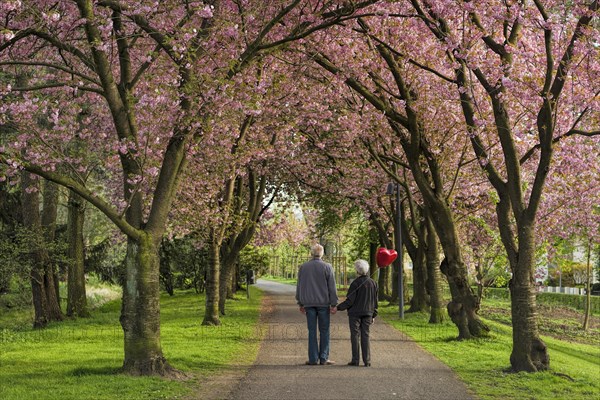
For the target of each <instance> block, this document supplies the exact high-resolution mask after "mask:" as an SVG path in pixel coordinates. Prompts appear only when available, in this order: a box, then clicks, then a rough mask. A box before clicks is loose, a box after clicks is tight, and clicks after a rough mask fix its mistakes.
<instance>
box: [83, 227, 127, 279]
mask: <svg viewBox="0 0 600 400" xmlns="http://www.w3.org/2000/svg"><path fill="white" fill-rule="evenodd" d="M126 247H127V243H126V242H125V241H118V242H116V243H115V242H114V240H112V238H111V237H107V238H105V239H104V240H102V241H100V242H98V243H96V244H94V245H92V246H90V247H88V249H87V251H86V257H85V271H86V272H87V273H90V272H93V273H95V274H96V275H97V276H98V277H99V278H100V280H102V281H104V282H110V283H117V284H120V285H123V283H124V281H125V276H124V275H125V265H124V261H125V252H126Z"/></svg>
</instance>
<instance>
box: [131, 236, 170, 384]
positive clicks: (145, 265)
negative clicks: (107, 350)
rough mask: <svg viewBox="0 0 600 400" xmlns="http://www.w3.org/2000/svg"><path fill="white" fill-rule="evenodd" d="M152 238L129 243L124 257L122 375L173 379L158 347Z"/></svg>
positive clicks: (156, 259)
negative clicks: (123, 351)
mask: <svg viewBox="0 0 600 400" xmlns="http://www.w3.org/2000/svg"><path fill="white" fill-rule="evenodd" d="M152 239H153V238H152V237H151V236H150V235H149V234H147V233H145V234H142V236H141V239H140V241H139V242H136V241H134V240H132V239H129V240H128V242H127V255H126V257H125V268H126V274H127V276H126V281H125V287H124V288H123V304H122V308H121V318H120V320H121V326H122V327H123V332H124V335H125V336H124V339H125V360H124V361H123V371H124V372H125V373H128V374H131V375H162V376H171V375H176V371H175V370H174V369H173V368H172V367H171V366H170V365H169V363H168V362H167V360H166V359H165V357H164V356H163V353H162V349H161V345H160V293H159V278H158V270H159V268H158V267H159V262H160V261H159V255H158V247H157V245H156V243H155V242H154V241H153V240H152Z"/></svg>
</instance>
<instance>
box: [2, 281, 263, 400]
mask: <svg viewBox="0 0 600 400" xmlns="http://www.w3.org/2000/svg"><path fill="white" fill-rule="evenodd" d="M260 300H261V292H260V291H259V290H258V289H255V288H251V298H250V299H249V300H247V299H246V297H245V293H244V294H243V295H241V296H240V297H238V298H237V299H236V300H231V301H228V303H227V311H228V314H227V316H226V317H223V318H222V325H221V326H217V327H205V326H201V324H200V323H201V321H202V315H203V312H204V296H199V295H197V294H195V293H193V292H192V291H186V292H176V294H175V296H173V297H169V296H168V295H162V296H161V340H162V347H163V352H164V354H165V357H166V358H167V360H169V362H170V363H171V365H173V366H174V367H175V368H177V369H180V370H182V371H184V372H185V373H186V374H187V375H188V376H189V377H190V379H188V380H185V381H174V380H166V379H161V378H148V377H131V376H127V375H123V374H120V373H119V368H120V367H121V364H122V362H123V332H122V330H121V328H120V325H119V314H120V308H121V305H120V301H119V300H115V301H111V302H108V303H106V304H104V305H102V306H101V307H99V308H98V309H97V310H95V311H94V312H93V313H92V317H91V318H86V319H77V320H67V321H64V322H61V323H54V324H51V325H50V326H49V327H48V328H46V329H44V330H35V331H34V330H32V329H30V328H29V327H24V326H20V327H19V326H14V325H13V326H12V327H11V328H6V327H4V325H0V398H1V399H3V400H4V399H5V400H12V399H32V398H35V399H36V400H42V399H61V400H63V399H64V400H66V399H92V398H93V399H122V398H127V399H179V398H184V397H187V396H188V395H189V394H191V393H193V392H194V390H196V389H197V387H198V386H199V385H202V384H203V382H205V381H206V380H207V378H208V377H210V376H211V375H214V374H217V373H219V372H220V371H223V370H225V369H227V368H228V367H230V366H233V365H235V366H239V365H241V366H243V365H249V364H251V363H252V361H253V360H254V359H255V357H256V354H257V351H258V345H259V340H258V339H259V336H258V331H259V328H258V317H259V313H260ZM27 312H29V311H19V312H18V313H27ZM11 313H12V311H11ZM15 314H17V312H16V311H15ZM5 317H6V316H4V317H2V318H1V319H0V323H1V321H2V320H4V319H5ZM13 317H14V318H15V319H17V320H20V321H22V320H24V319H26V318H25V317H17V315H13Z"/></svg>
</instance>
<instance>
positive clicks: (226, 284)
mask: <svg viewBox="0 0 600 400" xmlns="http://www.w3.org/2000/svg"><path fill="white" fill-rule="evenodd" d="M237 254H239V252H238V253H237ZM231 256H232V254H231V253H230V254H229V256H228V257H224V259H223V262H222V263H221V273H220V274H219V312H220V313H221V315H225V301H226V300H227V299H228V298H229V299H231V298H233V292H232V290H231V281H232V279H233V278H234V272H235V263H236V260H235V259H232V258H231Z"/></svg>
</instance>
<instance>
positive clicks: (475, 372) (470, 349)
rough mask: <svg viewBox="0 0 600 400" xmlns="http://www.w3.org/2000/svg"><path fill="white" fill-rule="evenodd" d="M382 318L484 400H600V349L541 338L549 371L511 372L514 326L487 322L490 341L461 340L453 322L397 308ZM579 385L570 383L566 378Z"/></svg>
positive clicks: (384, 312)
mask: <svg viewBox="0 0 600 400" xmlns="http://www.w3.org/2000/svg"><path fill="white" fill-rule="evenodd" d="M379 311H380V315H381V316H383V318H384V319H385V320H386V321H387V322H389V323H390V324H391V325H392V326H394V327H395V328H397V329H398V330H400V331H402V332H404V333H406V334H407V335H408V336H409V337H411V338H412V339H414V340H415V342H417V343H418V344H419V345H420V346H421V347H423V348H424V349H425V350H427V351H429V352H430V353H432V354H433V355H434V356H436V357H437V358H438V359H440V360H441V361H442V362H443V363H445V364H446V365H448V366H449V367H450V368H452V369H453V370H454V371H455V372H456V374H457V375H458V376H459V377H460V379H462V380H463V381H464V382H465V384H466V385H467V386H468V387H469V388H470V389H472V390H473V391H474V392H475V393H476V395H477V396H479V397H481V398H482V399H503V400H504V399H532V400H533V399H566V398H568V399H597V398H599V397H600V379H599V377H600V348H598V347H597V346H593V345H585V344H575V343H570V342H566V341H561V340H558V339H554V338H550V337H545V336H544V337H543V340H544V341H545V342H546V344H547V346H548V351H549V354H550V367H551V370H550V371H546V372H541V373H534V374H531V373H507V372H506V371H507V369H508V368H509V367H510V361H509V357H510V352H511V349H512V336H511V335H512V333H511V328H510V327H509V326H506V325H504V324H501V323H498V322H494V321H491V320H485V322H486V323H487V324H488V326H489V327H490V329H491V333H490V336H489V337H488V338H482V339H476V340H468V341H457V340H455V338H456V336H457V334H458V331H457V329H456V327H455V326H454V324H452V323H451V322H445V323H443V324H439V325H430V324H429V323H428V319H429V316H428V315H427V314H422V313H418V314H405V319H404V320H403V321H401V320H400V319H399V318H398V315H397V312H398V308H397V306H390V307H381V308H380V310H379ZM563 374H564V375H568V376H569V377H571V378H573V379H574V380H575V381H574V382H572V381H571V380H570V379H568V378H567V377H565V376H564V375H563Z"/></svg>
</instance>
